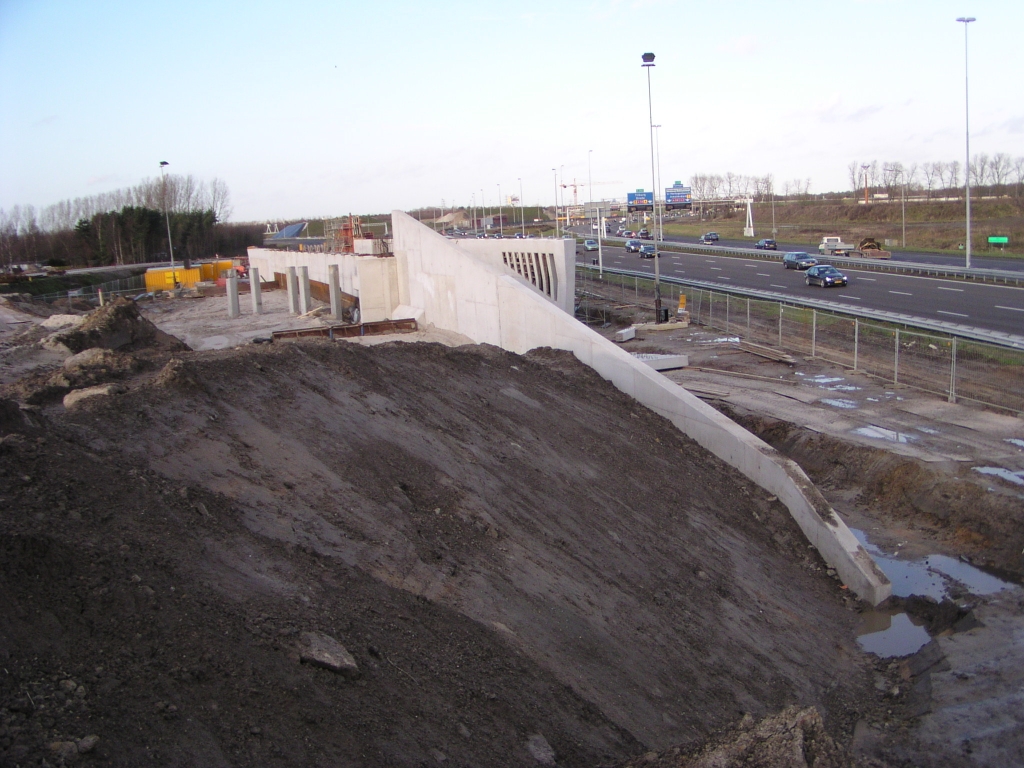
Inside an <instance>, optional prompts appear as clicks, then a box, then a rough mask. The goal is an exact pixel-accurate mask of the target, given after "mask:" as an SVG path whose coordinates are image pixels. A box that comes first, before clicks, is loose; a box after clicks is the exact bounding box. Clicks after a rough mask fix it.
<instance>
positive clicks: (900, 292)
mask: <svg viewBox="0 0 1024 768" xmlns="http://www.w3.org/2000/svg"><path fill="white" fill-rule="evenodd" d="M889 293H895V294H896V295H897V296H913V295H914V294H912V293H907V292H905V291H889Z"/></svg>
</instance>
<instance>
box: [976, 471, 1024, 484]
mask: <svg viewBox="0 0 1024 768" xmlns="http://www.w3.org/2000/svg"><path fill="white" fill-rule="evenodd" d="M971 469H973V470H974V471H975V472H978V473H980V474H982V475H995V476H996V477H998V478H1001V479H1003V480H1005V481H1006V482H1008V483H1013V484H1014V485H1024V471H1022V472H1011V471H1010V470H1008V469H1003V468H1002V467H971Z"/></svg>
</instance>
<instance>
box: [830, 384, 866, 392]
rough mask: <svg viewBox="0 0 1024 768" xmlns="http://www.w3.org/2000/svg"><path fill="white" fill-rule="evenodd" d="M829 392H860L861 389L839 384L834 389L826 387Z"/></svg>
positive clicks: (851, 385)
mask: <svg viewBox="0 0 1024 768" xmlns="http://www.w3.org/2000/svg"><path fill="white" fill-rule="evenodd" d="M826 389H827V390H828V391H829V392H860V387H855V386H853V384H837V385H836V386H834V387H826Z"/></svg>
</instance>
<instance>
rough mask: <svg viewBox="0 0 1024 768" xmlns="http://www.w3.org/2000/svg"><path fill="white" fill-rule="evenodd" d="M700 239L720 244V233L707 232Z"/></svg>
mask: <svg viewBox="0 0 1024 768" xmlns="http://www.w3.org/2000/svg"><path fill="white" fill-rule="evenodd" d="M700 239H701V240H710V241H711V242H713V243H717V242H718V233H717V232H705V233H704V234H703V235H701V236H700Z"/></svg>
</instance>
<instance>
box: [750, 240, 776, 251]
mask: <svg viewBox="0 0 1024 768" xmlns="http://www.w3.org/2000/svg"><path fill="white" fill-rule="evenodd" d="M754 248H756V249H757V250H759V251H777V250H779V246H777V245H776V244H775V241H774V240H772V239H771V238H770V237H766V238H764V239H762V240H758V241H757V242H756V243H754Z"/></svg>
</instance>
